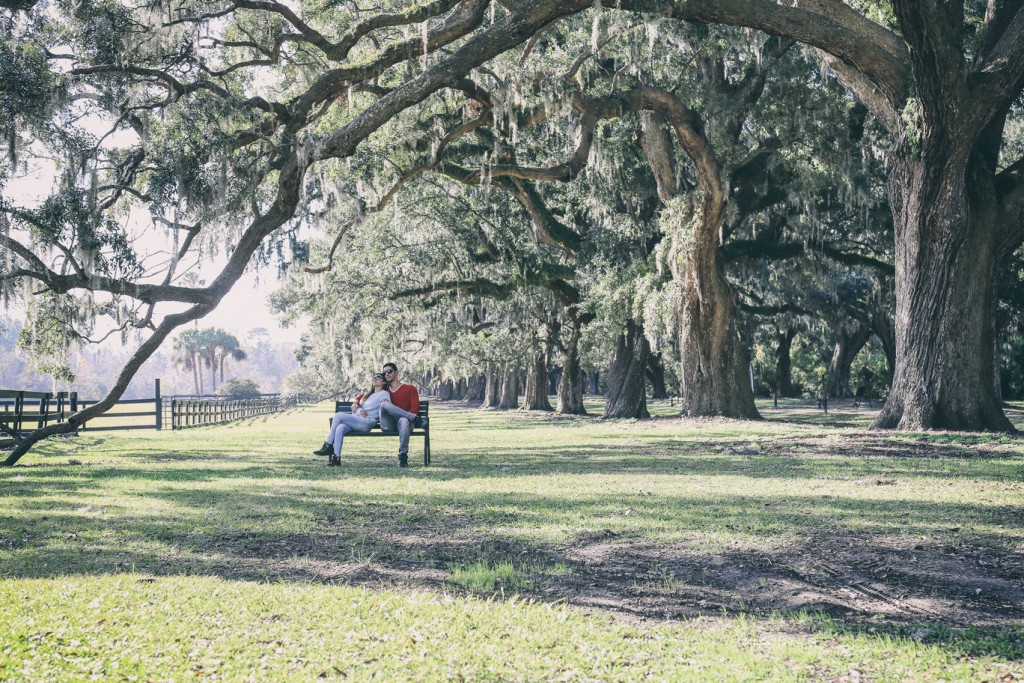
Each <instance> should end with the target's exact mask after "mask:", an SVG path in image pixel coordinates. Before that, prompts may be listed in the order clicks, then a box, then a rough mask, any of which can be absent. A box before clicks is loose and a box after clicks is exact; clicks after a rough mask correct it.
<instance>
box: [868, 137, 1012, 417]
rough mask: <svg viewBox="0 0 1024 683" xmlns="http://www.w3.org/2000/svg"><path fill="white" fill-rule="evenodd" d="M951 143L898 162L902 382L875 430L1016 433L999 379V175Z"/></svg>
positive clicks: (893, 193) (894, 173) (892, 185)
mask: <svg viewBox="0 0 1024 683" xmlns="http://www.w3.org/2000/svg"><path fill="white" fill-rule="evenodd" d="M949 142H950V141H949V140H933V141H928V140H924V141H922V145H924V149H922V150H920V151H911V150H910V149H909V146H910V145H909V144H908V142H907V141H906V140H904V141H903V142H902V143H901V149H899V150H897V151H894V152H893V153H892V155H893V156H894V157H895V159H894V160H891V161H890V174H889V196H890V202H891V204H892V206H893V213H894V215H895V216H896V233H897V237H896V319H895V327H896V373H895V376H894V377H893V384H892V389H891V390H890V391H889V397H888V399H887V400H886V402H885V407H884V408H883V409H882V412H881V413H880V414H879V416H878V418H877V419H876V420H875V423H874V426H875V427H879V428H896V429H902V430H924V429H953V430H980V431H993V430H994V431H1013V429H1014V428H1013V426H1012V425H1011V424H1010V421H1009V420H1008V419H1007V418H1006V415H1005V414H1004V413H1003V410H1002V406H1001V404H1000V402H999V399H998V397H997V396H996V391H995V379H994V373H993V367H994V365H993V340H992V322H991V321H992V313H993V298H994V296H993V294H994V287H993V275H994V267H995V261H996V248H997V244H998V237H997V234H998V227H999V226H998V225H997V216H996V211H995V207H996V206H997V205H998V202H997V197H996V194H995V191H994V187H993V185H994V183H993V175H992V173H991V172H990V171H986V170H985V169H984V168H981V164H980V163H978V161H977V160H974V161H972V159H973V158H974V156H975V155H973V154H972V153H971V150H970V149H963V144H961V145H960V148H959V149H958V148H956V147H952V148H951V147H950V145H949V144H948V143H949ZM929 143H930V144H929Z"/></svg>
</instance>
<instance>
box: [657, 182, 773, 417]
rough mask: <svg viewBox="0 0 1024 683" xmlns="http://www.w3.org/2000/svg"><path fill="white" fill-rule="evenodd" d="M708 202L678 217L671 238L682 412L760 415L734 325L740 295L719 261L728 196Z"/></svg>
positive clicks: (743, 415)
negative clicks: (676, 287) (684, 217)
mask: <svg viewBox="0 0 1024 683" xmlns="http://www.w3.org/2000/svg"><path fill="white" fill-rule="evenodd" d="M704 204H705V206H703V207H699V208H697V210H696V211H694V212H690V213H689V220H683V221H680V224H679V225H677V226H676V230H675V234H674V235H673V238H672V239H673V255H672V260H671V264H672V271H673V276H674V278H675V281H676V283H678V285H679V287H680V294H681V302H680V305H679V308H678V310H677V319H678V322H679V355H680V359H681V363H680V366H681V367H680V374H679V377H680V384H681V387H680V388H681V393H682V413H683V415H688V416H691V417H700V416H711V415H721V416H724V417H733V418H740V419H748V420H757V419H760V417H761V416H760V414H759V413H758V412H757V407H756V406H755V405H754V392H753V391H752V390H751V388H750V377H749V375H748V366H749V361H748V359H747V354H746V349H745V348H744V347H743V345H742V344H741V343H740V339H739V334H738V332H737V328H736V309H737V295H736V291H735V290H734V289H733V288H732V286H731V285H730V284H729V283H728V281H726V279H725V277H724V276H723V275H722V272H721V266H720V264H719V261H718V230H719V227H720V226H721V221H722V215H721V213H720V211H721V210H722V209H724V202H708V201H707V200H706V199H705V201H704ZM707 209H711V210H712V213H710V214H709V213H708V211H707Z"/></svg>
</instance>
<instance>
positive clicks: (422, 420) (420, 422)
mask: <svg viewBox="0 0 1024 683" xmlns="http://www.w3.org/2000/svg"><path fill="white" fill-rule="evenodd" d="M428 424H430V419H429V418H426V417H423V416H422V415H417V416H416V419H415V420H413V421H412V426H413V427H416V428H417V429H426V428H427V425H428Z"/></svg>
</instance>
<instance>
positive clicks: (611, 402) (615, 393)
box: [604, 319, 651, 418]
mask: <svg viewBox="0 0 1024 683" xmlns="http://www.w3.org/2000/svg"><path fill="white" fill-rule="evenodd" d="M650 353H651V347H650V345H649V344H648V343H647V338H646V337H645V336H644V334H643V331H642V330H640V329H639V326H638V325H637V324H636V323H635V322H634V321H633V320H632V319H631V320H629V321H628V322H627V323H626V329H625V331H624V332H622V333H621V334H619V336H618V337H617V338H616V340H615V351H614V352H613V354H612V362H611V365H610V366H608V391H607V394H606V396H607V400H606V401H605V404H604V416H605V417H633V418H646V417H650V416H651V414H650V413H649V412H647V392H646V385H645V382H644V375H645V374H646V372H645V371H646V369H647V361H648V358H649V357H650Z"/></svg>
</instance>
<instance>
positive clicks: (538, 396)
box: [523, 348, 552, 410]
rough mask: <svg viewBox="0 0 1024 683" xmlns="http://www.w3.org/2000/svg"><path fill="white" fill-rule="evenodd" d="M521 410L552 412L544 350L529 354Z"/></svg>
mask: <svg viewBox="0 0 1024 683" xmlns="http://www.w3.org/2000/svg"><path fill="white" fill-rule="evenodd" d="M523 410H552V408H551V402H550V401H548V355H547V353H545V352H544V349H540V348H536V349H534V350H533V353H532V354H530V365H529V367H527V369H526V387H525V390H524V392H523Z"/></svg>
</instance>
